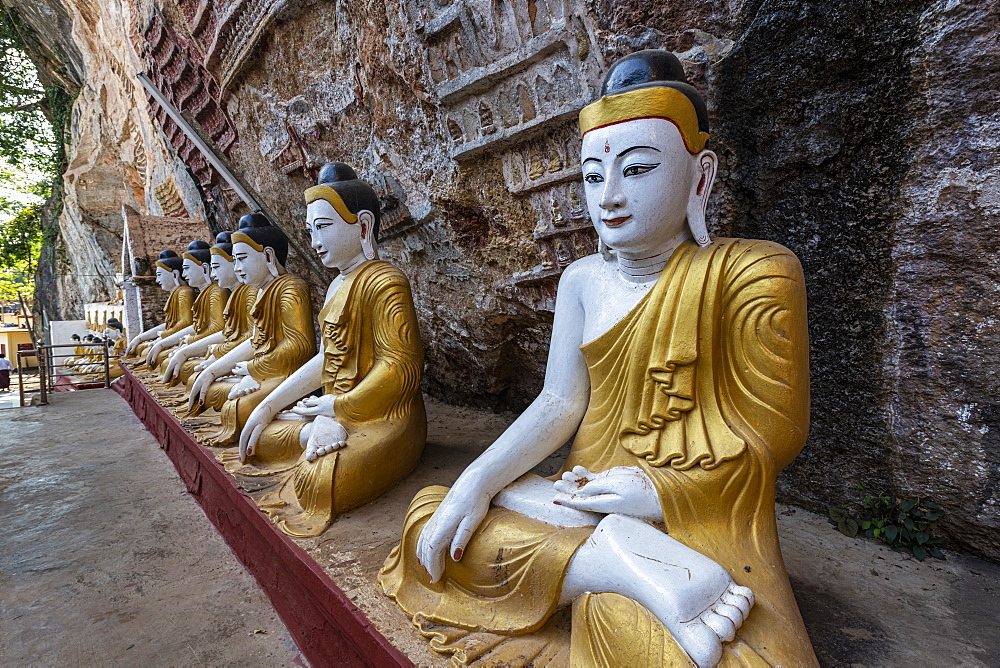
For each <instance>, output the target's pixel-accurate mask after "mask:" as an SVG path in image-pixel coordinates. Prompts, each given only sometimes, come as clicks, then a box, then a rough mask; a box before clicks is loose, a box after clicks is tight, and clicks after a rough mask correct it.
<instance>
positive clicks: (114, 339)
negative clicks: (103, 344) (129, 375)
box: [104, 318, 128, 380]
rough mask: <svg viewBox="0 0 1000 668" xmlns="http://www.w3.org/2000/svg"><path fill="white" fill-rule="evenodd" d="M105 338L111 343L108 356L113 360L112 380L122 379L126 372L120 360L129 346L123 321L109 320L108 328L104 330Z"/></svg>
mask: <svg viewBox="0 0 1000 668" xmlns="http://www.w3.org/2000/svg"><path fill="white" fill-rule="evenodd" d="M104 338H106V339H107V340H108V341H110V342H111V343H110V346H111V348H110V350H108V356H109V357H110V358H111V364H110V366H109V373H110V375H111V380H115V379H116V378H121V377H122V375H123V374H124V373H125V371H124V370H123V369H122V367H121V365H120V364H118V358H119V357H121V356H122V354H124V352H125V346H126V344H128V339H126V338H125V325H123V324H122V321H121V320H119V319H118V318H108V326H107V327H106V328H105V329H104Z"/></svg>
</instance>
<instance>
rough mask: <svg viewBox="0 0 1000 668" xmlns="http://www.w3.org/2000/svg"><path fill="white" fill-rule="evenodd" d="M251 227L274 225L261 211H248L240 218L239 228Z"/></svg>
mask: <svg viewBox="0 0 1000 668" xmlns="http://www.w3.org/2000/svg"><path fill="white" fill-rule="evenodd" d="M252 227H274V226H273V225H271V221H270V220H268V219H267V216H265V215H264V214H262V213H248V214H247V215H245V216H243V217H242V218H240V229H241V230H246V229H249V228H252Z"/></svg>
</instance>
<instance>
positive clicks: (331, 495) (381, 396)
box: [221, 162, 427, 536]
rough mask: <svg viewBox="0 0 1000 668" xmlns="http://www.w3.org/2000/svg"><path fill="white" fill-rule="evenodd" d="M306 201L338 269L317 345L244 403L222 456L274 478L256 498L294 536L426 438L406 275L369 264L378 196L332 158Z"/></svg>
mask: <svg viewBox="0 0 1000 668" xmlns="http://www.w3.org/2000/svg"><path fill="white" fill-rule="evenodd" d="M305 200H306V205H307V209H306V211H307V222H306V229H307V230H308V231H309V234H310V236H311V240H312V247H313V248H314V249H315V250H316V252H317V253H318V254H319V258H320V261H321V262H322V263H323V264H324V265H325V266H327V267H330V268H331V269H333V268H336V269H338V270H339V273H338V274H337V276H336V278H334V280H333V281H332V282H331V284H330V287H329V289H328V290H327V293H326V303H325V305H324V307H323V309H322V311H321V312H320V314H319V327H320V333H321V336H322V350H321V351H320V352H319V353H318V354H316V355H315V356H314V357H313V358H312V359H311V360H309V361H308V362H306V363H305V364H304V365H303V366H302V367H301V368H300V369H299V370H298V371H296V372H295V373H294V374H292V375H291V376H289V377H288V379H286V380H285V381H284V382H283V383H281V385H279V386H278V387H277V388H276V389H275V390H274V391H273V392H271V394H270V395H268V397H267V399H265V400H264V401H263V402H261V403H260V404H259V405H258V406H257V407H256V408H255V409H254V410H253V412H252V413H251V414H250V417H249V418H248V420H247V423H246V425H245V427H244V428H243V432H242V434H241V436H240V445H239V448H238V449H234V450H231V451H227V452H226V453H223V457H222V458H221V459H222V461H223V462H225V463H226V468H227V469H229V470H230V471H239V472H240V473H243V474H245V475H252V476H268V475H271V476H280V477H281V478H282V480H281V484H280V485H279V486H278V488H277V489H278V491H276V492H273V493H268V494H266V495H264V496H263V497H262V498H259V499H258V502H259V504H260V506H261V508H262V509H263V510H264V511H265V512H267V513H268V514H269V515H270V516H271V518H272V519H273V520H274V522H275V523H276V524H277V525H278V526H279V527H280V528H281V529H282V530H283V531H284V532H285V533H288V534H290V535H293V536H317V535H319V534H321V533H322V532H323V531H325V530H326V529H327V527H328V526H329V525H330V523H331V522H332V521H333V520H334V519H335V518H336V516H337V515H338V514H339V513H343V512H345V511H347V510H350V509H351V508H355V507H357V506H360V505H363V504H365V503H368V502H369V501H371V500H373V499H375V498H377V497H378V496H379V495H381V494H382V493H383V492H385V491H386V490H388V489H389V488H390V487H392V486H393V485H395V484H396V483H397V482H399V480H401V479H402V478H403V477H405V476H406V475H407V474H408V473H409V472H410V471H411V470H412V469H413V467H414V466H416V464H417V461H418V460H419V458H420V453H421V452H422V451H423V447H424V440H425V438H426V435H427V418H426V415H425V413H424V403H423V396H422V395H421V393H420V377H421V374H422V373H423V350H422V347H421V345H420V332H419V329H418V327H417V317H416V312H415V310H414V308H413V298H412V295H411V293H410V284H409V281H408V280H407V278H406V276H405V275H404V274H403V273H402V272H401V271H400V270H399V269H397V268H396V267H394V266H393V265H391V264H389V263H388V262H384V261H381V260H379V259H378V253H377V244H378V225H379V209H380V207H379V199H378V196H377V195H376V194H375V191H374V189H372V187H371V186H370V185H369V184H368V183H366V182H364V181H362V180H360V179H358V177H357V175H356V174H355V172H354V170H353V169H352V168H351V167H349V166H348V165H346V164H344V163H339V162H338V163H330V164H328V165H326V166H324V167H323V169H322V170H321V171H320V175H319V185H317V186H314V187H312V188H309V189H308V190H306V192H305ZM317 390H322V392H323V393H322V395H321V396H312V394H313V393H314V392H315V391H317ZM300 400H301V401H300ZM297 401H298V403H296V402H297ZM293 404H294V407H292V409H291V412H290V413H281V411H282V410H283V409H286V408H288V407H289V406H292V405H293Z"/></svg>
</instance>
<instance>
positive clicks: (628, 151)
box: [618, 146, 662, 158]
mask: <svg viewBox="0 0 1000 668" xmlns="http://www.w3.org/2000/svg"><path fill="white" fill-rule="evenodd" d="M640 148H648V149H649V150H650V151H656V152H657V153H662V151H660V149H658V148H656V147H655V146H633V147H632V148H627V149H625V150H624V151H622V152H621V153H619V154H618V157H619V158H620V157H622V156H623V155H625V154H626V153H631V152H632V151H638V150H639V149H640Z"/></svg>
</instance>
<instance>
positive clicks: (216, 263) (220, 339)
mask: <svg viewBox="0 0 1000 668" xmlns="http://www.w3.org/2000/svg"><path fill="white" fill-rule="evenodd" d="M212 271H213V272H214V273H215V275H216V277H217V278H216V280H217V281H218V283H219V284H220V285H228V284H231V283H232V282H233V281H235V285H234V287H233V289H232V291H231V292H230V294H229V299H228V301H227V302H226V308H225V309H223V311H222V319H223V327H222V331H221V332H217V333H215V334H213V335H211V336H209V337H207V338H205V339H202V341H200V342H199V343H198V344H196V345H199V346H200V345H207V352H208V355H207V357H205V359H203V360H201V361H198V362H197V364H195V366H194V367H193V369H192V370H191V373H190V375H189V376H188V378H187V390H188V399H187V401H188V407H187V414H188V416H197V415H199V414H201V413H202V411H204V410H207V409H209V408H214V409H215V410H222V406H223V404H225V402H226V400H227V399H228V397H229V390H230V389H231V386H230V385H227V384H225V383H215V382H214V380H215V378H214V377H212V378H209V377H206V378H205V381H204V383H205V386H206V387H207V388H208V390H207V391H206V393H205V396H204V399H203V400H202V401H201V402H200V403H199V401H198V398H199V396H200V395H201V393H200V390H199V392H193V388H194V385H195V383H196V382H197V380H198V377H199V375H200V373H201V372H202V371H204V370H205V369H207V368H208V367H209V366H211V365H212V364H214V363H215V362H217V361H219V360H220V359H222V358H223V357H224V356H225V355H227V354H228V353H230V352H232V351H233V350H234V349H235V348H236V347H237V346H238V345H240V344H241V343H243V342H244V341H248V340H249V339H250V335H251V333H252V332H251V328H252V326H253V325H252V323H251V321H250V311H251V310H253V305H254V302H255V301H256V298H257V288H256V287H255V286H252V285H248V284H247V283H244V282H243V281H242V280H240V278H239V276H237V275H236V264H235V260H234V259H233V244H232V233H231V232H220V233H219V235H218V237H217V238H216V243H215V245H214V246H213V247H212ZM230 274H231V278H230ZM191 354H192V356H194V355H195V354H196V353H195V352H192V353H191ZM213 388H214V391H213Z"/></svg>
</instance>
